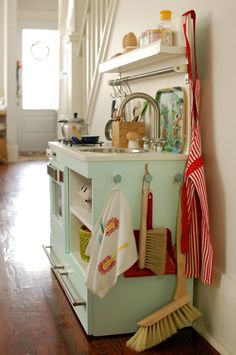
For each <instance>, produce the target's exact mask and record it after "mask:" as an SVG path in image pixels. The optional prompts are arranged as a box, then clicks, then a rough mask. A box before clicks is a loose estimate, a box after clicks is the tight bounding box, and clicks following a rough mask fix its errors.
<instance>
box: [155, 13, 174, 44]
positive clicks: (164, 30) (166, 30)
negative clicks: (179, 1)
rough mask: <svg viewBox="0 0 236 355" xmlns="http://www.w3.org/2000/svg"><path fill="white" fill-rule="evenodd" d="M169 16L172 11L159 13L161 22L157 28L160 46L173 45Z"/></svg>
mask: <svg viewBox="0 0 236 355" xmlns="http://www.w3.org/2000/svg"><path fill="white" fill-rule="evenodd" d="M171 16H172V11H170V10H161V11H160V19H161V21H160V24H159V27H158V28H159V30H160V31H161V44H163V45H165V46H172V44H173V31H172V23H171Z"/></svg>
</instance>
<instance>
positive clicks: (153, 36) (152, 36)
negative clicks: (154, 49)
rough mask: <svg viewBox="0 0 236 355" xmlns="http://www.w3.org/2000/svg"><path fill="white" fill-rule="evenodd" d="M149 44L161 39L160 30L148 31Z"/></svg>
mask: <svg viewBox="0 0 236 355" xmlns="http://www.w3.org/2000/svg"><path fill="white" fill-rule="evenodd" d="M146 36H147V43H148V44H149V43H152V42H155V41H158V40H160V39H161V30H160V29H158V28H157V29H152V30H147V31H146Z"/></svg>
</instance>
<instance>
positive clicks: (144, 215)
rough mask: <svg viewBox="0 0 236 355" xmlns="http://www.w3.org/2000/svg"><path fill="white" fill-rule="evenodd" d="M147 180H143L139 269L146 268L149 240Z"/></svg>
mask: <svg viewBox="0 0 236 355" xmlns="http://www.w3.org/2000/svg"><path fill="white" fill-rule="evenodd" d="M145 184H146V183H145V180H144V179H143V184H142V207H141V224H140V232H139V233H140V234H139V260H138V267H139V269H141V270H142V269H144V268H145V256H146V240H147V207H148V193H149V183H147V188H145Z"/></svg>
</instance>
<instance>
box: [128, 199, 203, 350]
mask: <svg viewBox="0 0 236 355" xmlns="http://www.w3.org/2000/svg"><path fill="white" fill-rule="evenodd" d="M181 209H182V207H181V199H180V203H179V209H178V218H177V231H176V247H177V286H176V291H175V295H174V298H173V301H172V302H171V303H169V304H168V305H166V306H164V307H163V308H161V309H159V310H158V311H156V312H155V313H153V314H151V315H150V316H148V317H146V318H145V319H143V320H141V321H140V322H138V325H139V326H140V328H139V329H138V331H137V332H136V333H135V334H134V335H133V336H132V338H130V339H129V340H128V341H127V343H126V345H127V346H128V347H129V348H131V349H133V350H135V351H143V350H146V349H149V348H152V347H153V346H155V345H157V344H159V343H161V342H163V341H164V340H165V339H167V338H169V337H171V336H172V335H174V334H175V333H177V331H178V329H182V328H184V327H185V326H188V325H189V323H192V322H193V321H195V320H196V319H197V318H198V317H200V316H201V313H200V312H199V310H198V309H197V308H195V307H194V306H193V305H191V304H190V303H189V302H190V296H189V294H188V290H187V283H186V278H185V256H184V255H183V254H182V253H181V218H182V217H181V216H182V213H181Z"/></svg>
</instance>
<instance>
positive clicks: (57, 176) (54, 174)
mask: <svg viewBox="0 0 236 355" xmlns="http://www.w3.org/2000/svg"><path fill="white" fill-rule="evenodd" d="M47 173H48V175H49V176H50V177H51V178H52V179H53V180H55V181H58V182H63V181H64V173H63V171H61V170H59V169H56V168H54V167H53V166H52V165H51V164H49V163H48V164H47Z"/></svg>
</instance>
